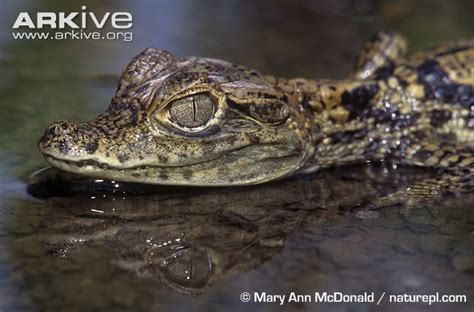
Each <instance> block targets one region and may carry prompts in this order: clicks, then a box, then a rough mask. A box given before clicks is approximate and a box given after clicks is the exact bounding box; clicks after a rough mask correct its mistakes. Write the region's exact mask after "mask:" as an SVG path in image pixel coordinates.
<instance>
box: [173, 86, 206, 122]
mask: <svg viewBox="0 0 474 312" xmlns="http://www.w3.org/2000/svg"><path fill="white" fill-rule="evenodd" d="M169 113H170V117H171V119H172V121H174V122H176V123H177V124H178V125H179V126H181V127H185V128H196V127H200V126H203V125H205V124H206V123H207V122H208V121H209V119H211V117H212V115H213V114H214V104H213V103H212V100H211V98H210V97H209V96H208V95H206V94H195V95H192V96H188V97H185V98H182V99H178V100H176V101H174V102H172V103H171V107H170V109H169Z"/></svg>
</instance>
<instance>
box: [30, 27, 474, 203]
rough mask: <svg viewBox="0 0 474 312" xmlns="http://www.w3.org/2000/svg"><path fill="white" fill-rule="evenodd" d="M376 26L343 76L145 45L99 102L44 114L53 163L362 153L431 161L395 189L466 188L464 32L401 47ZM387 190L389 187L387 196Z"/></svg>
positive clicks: (270, 168) (246, 172)
mask: <svg viewBox="0 0 474 312" xmlns="http://www.w3.org/2000/svg"><path fill="white" fill-rule="evenodd" d="M406 50H407V44H406V40H405V38H404V37H403V36H402V35H401V34H398V33H395V32H381V33H378V34H377V35H376V36H375V37H374V38H372V40H370V41H369V42H368V43H367V44H366V45H365V47H364V49H363V50H362V52H361V53H360V55H359V56H358V58H357V60H356V62H355V65H354V68H353V69H352V70H351V71H350V73H349V75H348V76H347V78H346V79H343V80H331V79H302V78H296V79H285V78H276V77H272V76H267V75H263V74H261V73H260V72H258V71H256V70H253V69H249V68H246V67H244V66H241V65H237V64H232V63H229V62H226V61H222V60H217V59H210V58H201V57H185V58H176V57H175V56H173V54H171V53H170V52H167V51H162V50H157V49H154V48H148V49H146V50H144V51H143V52H142V53H140V54H139V55H138V56H136V57H135V58H134V59H133V60H132V61H131V62H130V64H128V66H127V67H126V68H125V70H124V71H123V73H122V75H121V77H120V81H119V83H118V88H117V91H116V94H115V96H114V97H113V98H112V100H111V104H110V106H109V107H108V109H107V111H105V112H104V113H102V114H100V115H99V116H98V117H97V118H96V119H94V120H92V121H90V122H87V123H80V124H74V123H71V122H69V121H58V122H55V123H53V124H51V125H50V126H49V127H48V129H47V130H46V131H45V132H44V134H43V136H42V137H41V139H40V140H39V149H40V151H41V153H42V154H44V156H45V158H46V160H47V161H48V162H49V163H51V164H52V165H53V166H55V167H57V168H59V169H62V170H65V171H69V172H74V173H77V174H80V175H85V176H90V177H98V178H107V179H111V180H117V181H126V182H137V183H151V184H170V185H190V186H235V185H251V184H259V183H264V182H268V181H273V180H276V179H281V178H285V177H289V176H293V175H296V174H302V173H310V172H314V171H316V170H318V169H321V168H327V167H333V166H341V165H347V164H355V163H365V162H369V161H386V162H390V163H393V164H396V165H410V166H423V167H431V168H436V169H438V170H437V173H436V174H435V175H434V176H433V177H431V178H427V179H425V180H423V181H420V182H418V183H415V184H414V185H412V186H411V187H409V188H407V189H404V190H400V191H399V192H397V194H395V195H397V196H395V195H394V196H395V197H405V198H409V199H414V200H415V201H417V200H418V199H423V198H427V197H429V198H436V197H437V196H440V195H442V194H445V193H458V192H470V191H472V190H473V188H474V186H473V184H474V182H473V180H474V179H473V173H474V152H473V149H474V41H472V40H471V41H469V40H466V41H458V42H455V43H450V44H446V45H442V46H439V47H437V48H434V49H432V50H429V51H427V52H419V53H415V54H414V55H412V56H411V57H409V58H404V55H405V53H406ZM394 196H392V198H395V197H394Z"/></svg>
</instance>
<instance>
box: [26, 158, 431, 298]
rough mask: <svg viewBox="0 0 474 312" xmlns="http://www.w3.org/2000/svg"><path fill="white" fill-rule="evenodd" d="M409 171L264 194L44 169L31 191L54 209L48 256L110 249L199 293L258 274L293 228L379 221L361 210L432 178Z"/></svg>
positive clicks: (282, 185) (127, 263)
mask: <svg viewBox="0 0 474 312" xmlns="http://www.w3.org/2000/svg"><path fill="white" fill-rule="evenodd" d="M404 171H405V170H404V169H403V168H398V169H397V170H391V169H387V168H385V169H383V168H378V167H373V166H368V167H357V168H355V169H353V168H350V170H347V168H343V169H342V170H341V169H337V170H330V171H325V172H321V173H319V174H318V176H317V178H316V179H312V178H310V179H302V178H300V179H291V180H284V181H278V182H274V183H269V184H265V185H260V186H250V187H241V188H235V187H234V188H217V189H216V188H173V187H164V188H160V189H156V187H155V188H153V187H151V186H150V187H148V188H147V186H143V185H136V184H131V185H124V184H122V183H120V184H118V183H117V182H113V181H107V180H105V181H103V180H95V181H94V180H84V179H83V178H78V177H72V176H64V175H62V174H59V173H58V172H57V171H55V170H54V169H48V170H47V171H46V172H42V173H41V174H38V175H37V176H36V177H35V180H36V181H34V182H33V183H32V184H30V187H29V191H30V193H31V194H33V195H34V196H36V197H43V198H46V199H47V200H48V201H49V202H50V203H51V204H52V205H53V209H52V211H51V214H48V216H47V219H45V220H43V222H42V226H41V229H40V231H39V233H38V237H39V239H40V240H41V241H42V242H43V243H44V244H45V246H46V247H47V249H48V250H49V251H50V252H51V253H52V254H54V255H57V256H61V257H67V258H74V257H75V256H76V255H78V253H80V252H81V250H83V249H84V248H87V247H90V246H101V245H102V246H103V245H105V246H107V248H112V249H113V251H114V253H115V255H116V260H118V261H116V262H117V263H119V264H120V265H121V266H122V267H125V268H127V269H129V270H131V271H133V272H135V273H137V274H139V275H143V276H153V277H155V278H158V279H159V280H160V281H162V282H164V283H166V284H168V285H170V286H171V287H172V288H174V289H176V290H178V291H180V292H184V293H188V294H199V293H201V292H202V291H204V290H205V289H206V287H207V286H208V285H209V284H210V283H212V282H213V281H215V280H217V279H219V278H220V277H221V276H223V275H228V274H232V273H237V272H243V271H248V270H250V269H252V268H256V267H258V266H260V265H261V264H263V263H264V262H265V261H267V260H269V259H270V258H271V257H272V256H273V255H275V254H277V253H279V252H280V251H281V250H282V248H283V247H284V244H285V241H286V239H287V237H288V235H290V234H291V233H293V232H295V230H298V229H304V228H312V229H314V228H318V227H319V226H320V224H321V223H324V222H328V220H337V218H340V217H341V215H343V214H346V213H348V212H349V213H354V214H356V215H357V216H359V217H361V218H365V217H367V218H369V217H373V216H374V214H377V212H375V211H367V210H359V211H355V210H356V209H355V208H356V207H358V206H360V204H363V203H364V202H366V201H370V200H372V199H373V198H374V197H376V196H379V195H384V193H386V192H390V191H391V190H393V189H396V188H397V187H399V186H401V185H407V184H409V183H411V182H413V180H418V179H420V178H425V177H427V176H429V175H430V173H429V172H428V173H427V172H425V171H422V172H418V171H415V173H413V171H411V174H407V173H406V172H404ZM349 172H350V173H349ZM384 172H385V173H384ZM59 187H60V188H59ZM137 193H138V194H139V195H140V196H135V195H136V194H137Z"/></svg>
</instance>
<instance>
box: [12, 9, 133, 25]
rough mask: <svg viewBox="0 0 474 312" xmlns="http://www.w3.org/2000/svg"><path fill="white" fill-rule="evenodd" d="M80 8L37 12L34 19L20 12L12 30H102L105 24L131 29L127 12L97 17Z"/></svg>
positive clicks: (131, 17)
mask: <svg viewBox="0 0 474 312" xmlns="http://www.w3.org/2000/svg"><path fill="white" fill-rule="evenodd" d="M86 10H87V7H86V6H82V7H81V11H80V12H70V13H65V12H37V13H36V18H32V17H31V16H30V14H29V13H28V12H20V13H19V14H18V16H17V18H16V20H15V22H14V24H13V27H12V28H13V29H20V28H23V27H24V28H29V29H43V28H50V29H64V28H66V27H68V28H71V29H86V28H87V27H90V26H94V27H95V28H97V29H102V28H104V27H105V26H106V25H107V23H110V25H111V26H112V27H113V28H114V29H130V28H132V27H133V16H132V14H130V13H129V12H113V13H111V12H105V13H104V14H103V15H102V16H100V14H99V16H97V15H96V14H95V13H94V12H89V11H86Z"/></svg>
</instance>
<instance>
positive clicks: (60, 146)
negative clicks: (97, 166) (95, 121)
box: [38, 120, 97, 156]
mask: <svg viewBox="0 0 474 312" xmlns="http://www.w3.org/2000/svg"><path fill="white" fill-rule="evenodd" d="M87 128H90V126H87V125H85V124H81V125H76V124H74V123H72V122H70V121H67V120H60V121H56V122H54V123H52V124H51V125H49V126H48V128H47V129H46V131H45V132H44V133H43V135H42V136H41V138H40V139H39V141H38V146H39V149H40V150H41V152H42V153H45V154H53V155H56V154H58V153H59V154H63V155H71V156H72V155H76V156H79V155H80V154H83V153H84V152H85V153H88V154H90V153H91V152H94V151H95V149H97V144H96V143H95V140H94V139H93V138H91V135H90V134H88V132H90V131H88V130H89V129H87Z"/></svg>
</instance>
